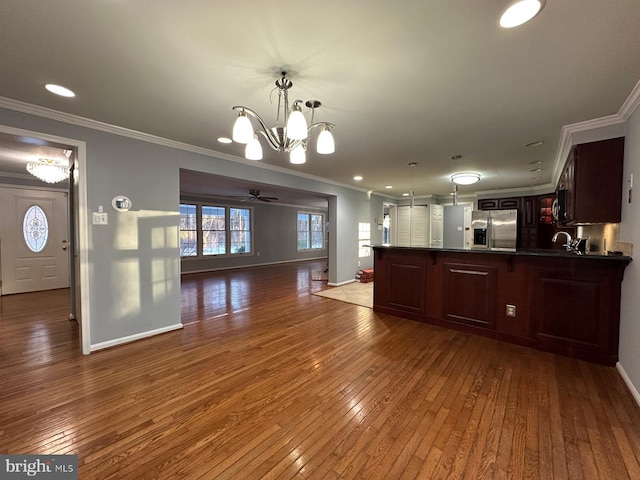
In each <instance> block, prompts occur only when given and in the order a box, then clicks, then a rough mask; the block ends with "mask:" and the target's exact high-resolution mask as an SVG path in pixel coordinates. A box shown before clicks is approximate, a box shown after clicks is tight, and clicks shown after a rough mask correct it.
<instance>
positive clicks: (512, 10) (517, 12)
mask: <svg viewBox="0 0 640 480" xmlns="http://www.w3.org/2000/svg"><path fill="white" fill-rule="evenodd" d="M544 4H545V0H517V1H515V2H512V3H511V4H510V5H509V6H508V7H507V9H506V10H505V12H504V13H503V14H502V16H501V17H500V26H501V27H502V28H513V27H517V26H519V25H522V24H523V23H527V22H528V21H529V20H531V19H532V18H533V17H535V16H536V15H537V14H538V13H540V10H542V8H543V7H544Z"/></svg>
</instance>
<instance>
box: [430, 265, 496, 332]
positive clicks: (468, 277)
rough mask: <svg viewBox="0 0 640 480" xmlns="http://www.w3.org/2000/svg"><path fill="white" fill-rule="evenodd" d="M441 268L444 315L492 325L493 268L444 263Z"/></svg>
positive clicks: (494, 299) (488, 326)
mask: <svg viewBox="0 0 640 480" xmlns="http://www.w3.org/2000/svg"><path fill="white" fill-rule="evenodd" d="M443 269H444V270H443V276H444V279H443V294H444V298H443V305H442V307H443V312H442V314H443V319H444V320H449V321H453V322H458V323H467V324H470V325H475V326H481V327H486V328H492V329H493V328H495V323H496V312H495V302H496V278H497V270H496V268H495V267H491V266H484V265H466V264H458V263H444V264H443Z"/></svg>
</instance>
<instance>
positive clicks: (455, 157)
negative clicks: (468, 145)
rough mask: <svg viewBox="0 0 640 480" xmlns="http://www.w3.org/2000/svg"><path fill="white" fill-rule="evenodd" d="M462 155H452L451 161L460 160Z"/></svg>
mask: <svg viewBox="0 0 640 480" xmlns="http://www.w3.org/2000/svg"><path fill="white" fill-rule="evenodd" d="M461 158H462V155H451V160H460V159H461Z"/></svg>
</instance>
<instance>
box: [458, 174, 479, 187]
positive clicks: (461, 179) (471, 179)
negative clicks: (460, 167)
mask: <svg viewBox="0 0 640 480" xmlns="http://www.w3.org/2000/svg"><path fill="white" fill-rule="evenodd" d="M478 180H480V174H479V173H474V172H460V173H454V174H453V175H451V181H452V182H453V183H456V184H458V185H472V184H474V183H476V182H477V181H478Z"/></svg>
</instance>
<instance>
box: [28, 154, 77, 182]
mask: <svg viewBox="0 0 640 480" xmlns="http://www.w3.org/2000/svg"><path fill="white" fill-rule="evenodd" d="M27 172H29V173H30V174H31V175H33V176H34V177H37V178H39V179H40V180H42V181H43V182H47V183H58V182H62V181H63V180H66V179H67V178H69V167H68V166H66V165H63V163H62V161H60V160H56V159H54V158H40V159H38V161H35V162H29V163H27Z"/></svg>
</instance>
